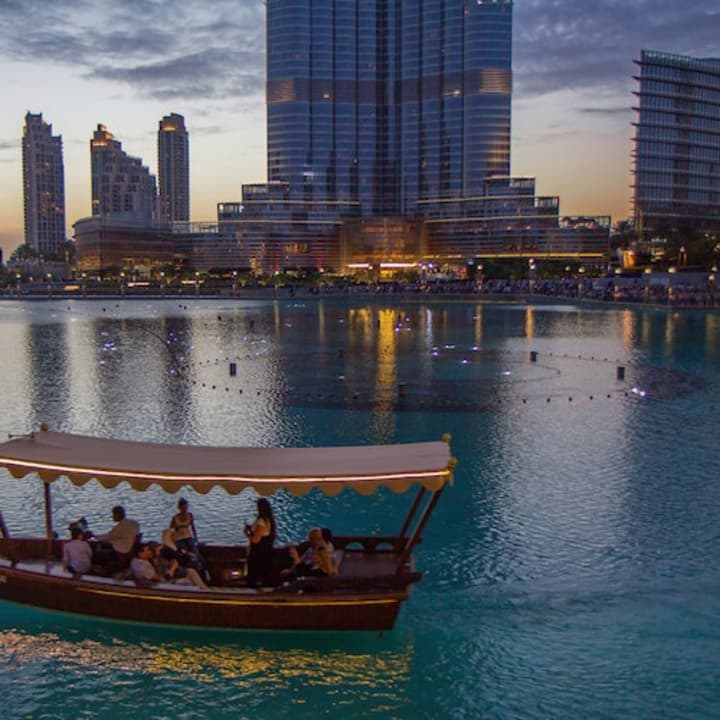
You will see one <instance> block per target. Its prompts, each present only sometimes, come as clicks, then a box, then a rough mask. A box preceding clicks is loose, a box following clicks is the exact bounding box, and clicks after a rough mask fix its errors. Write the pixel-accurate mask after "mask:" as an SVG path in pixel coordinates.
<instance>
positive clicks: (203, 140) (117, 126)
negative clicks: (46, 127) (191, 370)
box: [0, 0, 720, 258]
mask: <svg viewBox="0 0 720 720" xmlns="http://www.w3.org/2000/svg"><path fill="white" fill-rule="evenodd" d="M458 1H460V0H458ZM468 1H470V0H468ZM264 12H265V11H264V4H263V2H262V1H261V0H214V2H212V3H208V2H206V0H184V1H183V2H176V3H168V2H165V0H122V2H119V3H104V2H103V3H101V2H99V1H98V0H0V68H1V72H2V78H3V102H2V104H3V108H2V113H1V114H0V188H1V190H2V192H1V193H0V244H1V245H2V247H3V249H4V251H5V253H6V258H7V257H8V256H9V254H10V252H11V251H12V250H13V249H14V248H15V247H17V245H19V244H20V243H21V242H22V241H23V211H22V153H21V137H22V125H23V119H24V115H25V113H26V112H28V111H30V112H34V113H42V114H43V118H44V119H45V121H46V122H50V123H52V125H53V132H54V133H55V134H61V135H62V137H63V144H64V153H65V187H66V203H67V221H68V234H69V235H71V234H72V223H73V222H74V221H75V220H77V219H79V218H81V217H85V216H87V215H89V214H90V151H89V141H90V138H91V137H92V133H93V130H94V129H95V127H96V126H97V124H98V123H103V124H104V125H106V126H107V128H108V130H110V132H112V133H114V134H115V137H116V138H117V139H118V140H120V141H121V142H122V145H123V149H124V150H126V151H127V152H128V153H129V154H131V155H134V156H136V157H141V158H142V159H143V162H144V163H145V165H148V166H149V167H150V169H151V172H153V174H156V173H157V168H156V165H157V157H156V155H157V150H156V133H157V127H158V121H159V120H160V118H161V117H162V116H163V115H166V114H168V113H170V112H177V113H180V114H182V115H184V116H185V119H186V124H187V127H188V130H189V132H190V163H191V176H190V195H191V217H192V219H193V220H210V221H212V220H214V219H215V214H216V212H215V206H216V203H218V202H222V201H229V200H239V199H240V187H241V185H242V183H245V182H261V181H263V180H265V176H266V172H265V105H264V83H265V26H264V22H265V16H264ZM642 49H653V50H662V51H666V52H673V53H679V54H688V55H695V56H698V57H719V56H720V4H719V3H718V1H717V0H686V2H682V3H681V2H678V0H605V1H604V2H603V1H600V2H592V3H591V2H585V1H584V0H516V3H515V10H514V60H513V70H514V90H513V143H512V172H513V174H514V175H530V176H534V177H536V178H537V189H538V192H539V193H540V194H543V195H559V196H560V210H561V213H562V214H601V215H612V217H613V220H618V219H622V218H625V217H627V216H628V214H629V212H630V190H629V186H630V183H631V174H630V173H631V167H632V165H631V151H632V142H631V141H632V135H633V129H632V127H631V122H632V121H633V119H634V115H633V112H632V110H631V107H632V105H633V102H634V98H633V96H632V91H633V89H634V88H635V83H634V81H633V80H632V75H633V73H634V72H635V70H636V66H635V65H634V64H633V60H635V59H638V58H639V56H640V51H641V50H642Z"/></svg>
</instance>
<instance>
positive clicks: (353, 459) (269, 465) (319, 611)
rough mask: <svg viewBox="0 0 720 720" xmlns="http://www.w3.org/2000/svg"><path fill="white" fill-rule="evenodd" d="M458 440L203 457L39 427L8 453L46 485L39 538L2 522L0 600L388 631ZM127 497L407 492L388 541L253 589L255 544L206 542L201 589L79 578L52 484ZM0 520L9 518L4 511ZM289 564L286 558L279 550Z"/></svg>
mask: <svg viewBox="0 0 720 720" xmlns="http://www.w3.org/2000/svg"><path fill="white" fill-rule="evenodd" d="M449 442H450V438H449V436H444V437H443V439H442V440H439V441H430V442H411V443H399V444H388V445H367V446H351V447H320V448H258V447H254V448H240V447H199V446H190V445H171V444H160V443H146V442H133V441H128V440H119V439H104V438H96V437H90V436H84V435H76V434H70V433H64V432H56V431H52V430H49V429H47V427H46V426H44V425H43V426H41V428H40V430H38V431H34V432H31V433H28V434H26V435H22V436H14V437H10V438H9V439H8V440H7V441H6V442H3V443H0V467H4V468H6V469H7V470H8V471H9V473H10V474H11V475H12V476H13V477H15V478H17V479H18V480H21V479H23V478H27V477H29V478H30V479H33V478H34V479H35V481H36V482H37V480H38V479H39V481H40V482H41V484H42V488H43V492H44V501H45V526H46V527H45V530H46V533H45V537H15V536H11V534H10V533H9V531H8V528H7V525H6V523H5V521H4V520H3V518H2V513H0V600H4V601H9V602H14V603H21V604H25V605H30V606H34V607H38V608H44V609H47V610H53V611H61V612H66V613H76V614H79V615H83V616H95V617H99V618H105V619H111V620H125V621H131V622H137V623H157V624H165V625H177V626H185V627H204V628H225V629H262V630H269V629H279V630H312V631H314V630H373V631H376V630H377V631H380V630H388V629H391V628H392V627H393V626H394V624H395V621H396V618H397V616H398V612H399V610H400V607H401V605H402V603H403V602H404V601H405V600H406V599H407V598H408V595H409V593H410V589H411V586H412V585H413V584H414V583H416V582H418V581H419V580H420V579H421V577H422V573H421V572H419V571H418V570H416V568H415V562H414V558H413V550H414V549H415V548H416V546H417V544H418V543H419V542H420V540H421V539H422V535H423V531H424V529H425V527H426V524H427V522H428V520H429V518H430V515H431V513H432V512H433V510H434V508H435V506H436V505H437V502H438V500H439V498H440V496H441V494H442V492H443V490H444V489H445V488H446V487H447V486H448V484H449V483H450V482H451V481H452V477H453V469H454V465H455V459H454V458H453V457H452V456H451V454H450V447H449ZM61 477H66V478H68V479H69V480H70V482H72V483H73V484H75V485H77V486H81V485H83V484H85V483H87V482H89V481H92V480H94V481H97V482H99V483H100V484H101V485H102V486H104V487H105V488H114V487H116V486H117V485H119V484H120V483H122V482H126V483H128V484H129V485H130V487H131V488H132V489H133V490H136V491H144V490H147V489H148V488H149V487H151V486H160V487H161V488H163V489H164V490H165V491H167V492H170V493H175V492H178V491H179V490H181V489H187V488H192V490H194V491H195V492H198V493H207V492H208V491H210V490H211V489H212V488H215V487H220V488H223V489H224V490H225V491H227V492H228V493H229V494H230V495H237V494H238V493H241V492H243V491H244V490H248V489H251V490H253V491H255V492H256V493H257V494H258V495H260V496H270V495H272V494H273V493H275V492H277V491H279V490H285V491H288V492H290V493H292V494H294V495H296V496H304V495H306V494H307V493H308V492H310V491H311V490H313V489H319V490H320V491H322V492H324V493H325V494H327V495H329V496H334V495H337V494H338V493H340V492H342V491H343V490H345V489H346V488H350V489H352V490H353V491H355V492H357V493H358V494H359V495H360V496H369V495H371V494H373V493H375V492H377V491H378V490H379V489H380V488H389V489H390V490H391V491H393V492H395V493H406V492H408V491H410V490H411V489H414V490H415V492H414V496H413V493H410V496H412V499H411V500H409V503H408V504H409V508H408V512H407V515H406V517H405V519H404V522H403V523H402V525H401V527H400V528H398V531H397V534H395V535H391V536H376V535H373V536H362V535H357V536H352V535H346V536H334V537H333V544H334V547H335V553H336V556H337V564H338V566H339V573H338V575H337V576H333V577H311V578H298V579H295V580H287V581H280V582H278V583H277V584H273V585H272V586H269V587H263V588H249V587H247V586H246V585H245V582H244V576H245V572H246V563H247V546H246V545H245V546H244V545H242V544H237V545H221V544H201V546H200V551H201V553H202V556H203V558H204V559H205V561H206V563H207V565H208V570H209V573H210V577H211V583H210V584H209V586H208V588H207V589H203V588H197V587H188V586H183V585H174V584H171V583H164V582H161V583H156V584H151V585H148V584H147V583H145V584H139V583H138V582H136V581H134V580H132V579H128V578H127V577H124V576H122V575H120V576H117V577H116V576H105V575H94V574H86V575H80V576H74V575H72V574H70V573H69V572H67V571H65V570H63V568H62V562H61V559H62V549H63V543H64V542H66V541H64V540H61V539H58V538H57V536H56V534H55V532H54V530H53V516H52V498H51V486H52V483H53V482H55V481H56V480H58V479H59V478H61ZM0 510H1V508H0ZM273 552H274V558H273V560H274V562H276V564H277V567H279V568H282V567H283V565H284V564H287V562H288V548H287V547H276V548H275V549H274V551H273Z"/></svg>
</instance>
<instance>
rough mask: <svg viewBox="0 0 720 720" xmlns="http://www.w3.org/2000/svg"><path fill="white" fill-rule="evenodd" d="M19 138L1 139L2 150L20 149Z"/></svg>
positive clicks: (0, 150)
mask: <svg viewBox="0 0 720 720" xmlns="http://www.w3.org/2000/svg"><path fill="white" fill-rule="evenodd" d="M19 149H20V142H19V140H0V152H3V151H5V150H19Z"/></svg>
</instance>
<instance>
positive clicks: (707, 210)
mask: <svg viewBox="0 0 720 720" xmlns="http://www.w3.org/2000/svg"><path fill="white" fill-rule="evenodd" d="M636 63H637V65H638V66H639V68H640V75H639V76H638V77H636V80H637V81H638V83H639V87H638V90H637V92H636V93H635V94H636V95H637V98H638V106H637V107H636V108H635V110H636V111H637V113H638V117H637V122H636V124H635V186H634V195H635V198H634V200H635V222H636V227H637V228H638V230H639V233H640V235H641V238H642V239H644V240H651V239H652V238H653V237H654V236H668V235H672V234H674V233H678V232H679V233H680V234H681V235H682V236H684V238H683V239H688V233H690V234H692V233H694V232H698V231H700V232H708V231H709V232H720V59H703V58H694V57H688V56H683V55H671V54H668V53H663V52H657V51H654V50H643V51H642V53H641V57H640V60H639V61H636Z"/></svg>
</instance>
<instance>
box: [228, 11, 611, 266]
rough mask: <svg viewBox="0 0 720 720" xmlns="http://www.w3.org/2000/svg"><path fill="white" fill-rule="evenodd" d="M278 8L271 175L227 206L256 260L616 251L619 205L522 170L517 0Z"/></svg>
mask: <svg viewBox="0 0 720 720" xmlns="http://www.w3.org/2000/svg"><path fill="white" fill-rule="evenodd" d="M266 7H267V88H266V101H267V118H268V120H267V128H268V133H267V139H268V147H267V166H268V183H267V184H265V185H262V186H259V185H250V186H244V187H243V197H242V203H222V204H221V206H219V207H218V221H219V222H220V224H221V225H223V226H225V227H226V228H228V229H230V228H232V230H233V231H234V232H235V233H236V234H237V237H238V242H239V243H240V245H241V247H242V248H243V249H245V250H246V251H247V262H248V264H249V265H250V266H251V267H255V268H261V269H264V270H269V271H277V270H280V269H283V268H297V267H315V268H328V267H330V268H339V269H343V270H344V269H345V268H352V267H361V266H369V267H372V268H377V267H379V268H380V269H381V270H382V268H383V267H387V268H389V269H390V270H392V269H393V268H397V267H410V268H411V267H415V268H417V267H418V263H419V262H422V263H424V264H426V265H428V264H432V265H433V266H437V265H438V264H442V265H446V266H448V267H449V266H452V268H450V267H449V269H451V270H452V271H455V270H458V271H459V272H463V269H464V268H466V266H467V265H468V264H470V263H471V262H472V261H474V260H475V259H476V258H479V257H503V258H504V257H512V258H518V257H524V258H529V257H541V256H543V255H544V256H545V257H548V258H554V259H561V258H566V259H567V260H571V259H575V260H577V259H581V260H582V261H583V262H597V263H601V262H602V261H603V260H604V258H605V255H606V252H607V249H608V228H609V218H586V222H585V221H583V222H580V221H578V222H575V221H572V222H568V223H566V226H565V227H560V222H559V217H558V216H559V200H558V198H557V197H537V196H535V181H534V179H533V178H512V177H510V121H511V97H512V10H513V3H512V0H483V1H481V0H473V1H472V2H468V0H442V2H440V1H439V0H432V1H431V0H367V1H366V2H350V1H349V0H326V1H325V2H317V0H294V1H293V2H291V3H289V2H283V1H282V0H268V1H267V2H266ZM236 205H237V207H238V208H239V212H235V210H234V208H235V206H236ZM231 208H232V209H231Z"/></svg>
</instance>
